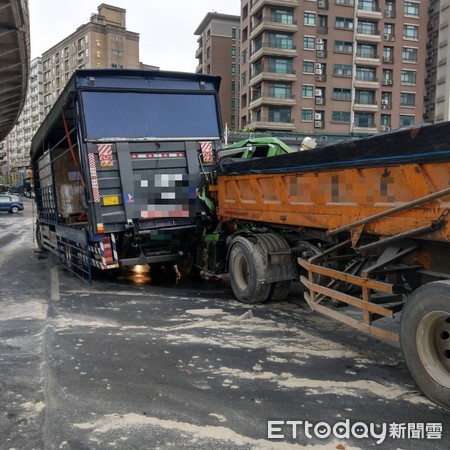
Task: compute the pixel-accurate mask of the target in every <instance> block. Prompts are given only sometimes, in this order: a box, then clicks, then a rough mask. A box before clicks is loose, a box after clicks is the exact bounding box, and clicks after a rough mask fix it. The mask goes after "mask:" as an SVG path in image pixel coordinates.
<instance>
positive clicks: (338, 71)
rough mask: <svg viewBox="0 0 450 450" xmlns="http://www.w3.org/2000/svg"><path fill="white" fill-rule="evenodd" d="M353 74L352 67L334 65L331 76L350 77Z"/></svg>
mask: <svg viewBox="0 0 450 450" xmlns="http://www.w3.org/2000/svg"><path fill="white" fill-rule="evenodd" d="M352 73H353V66H351V65H346V64H335V65H334V68H333V75H334V76H337V77H351V76H352Z"/></svg>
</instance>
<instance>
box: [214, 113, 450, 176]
mask: <svg viewBox="0 0 450 450" xmlns="http://www.w3.org/2000/svg"><path fill="white" fill-rule="evenodd" d="M439 161H450V122H443V123H438V124H434V125H417V126H413V127H408V128H401V129H398V130H395V131H391V132H388V133H383V134H377V135H375V136H371V137H367V138H359V139H350V140H345V141H341V142H337V143H333V144H329V145H325V146H323V147H320V148H316V149H313V150H308V151H299V152H295V153H290V154H286V155H279V156H273V157H270V158H253V159H247V160H239V159H236V158H234V159H233V158H224V159H223V160H221V161H220V162H219V163H218V165H217V173H218V174H224V175H242V174H248V173H292V172H300V173H302V172H322V171H327V170H343V169H347V168H364V167H376V166H382V167H384V166H392V165H397V164H406V163H408V164H413V163H425V162H439Z"/></svg>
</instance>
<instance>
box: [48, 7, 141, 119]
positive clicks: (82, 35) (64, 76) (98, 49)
mask: <svg viewBox="0 0 450 450" xmlns="http://www.w3.org/2000/svg"><path fill="white" fill-rule="evenodd" d="M42 61H43V72H44V111H45V114H47V113H48V111H49V110H50V108H51V107H52V105H53V104H54V102H55V100H56V98H57V97H58V95H59V93H60V91H61V90H62V89H63V88H64V86H65V85H66V83H67V81H68V79H69V78H70V76H71V75H72V73H73V72H74V71H75V70H76V69H95V68H102V69H105V68H117V69H120V68H127V69H138V68H140V64H139V34H138V33H134V32H132V31H128V30H127V29H126V10H125V9H123V8H119V7H117V6H111V5H107V4H104V3H102V4H101V5H100V6H99V7H98V13H97V14H92V16H91V19H90V21H89V22H88V23H86V24H84V25H81V26H80V27H79V28H77V30H76V31H75V32H74V33H72V34H71V35H69V36H68V37H66V38H65V39H63V40H62V41H61V42H59V43H58V44H56V45H54V46H53V47H52V48H50V49H49V50H47V51H46V52H45V53H44V54H43V55H42Z"/></svg>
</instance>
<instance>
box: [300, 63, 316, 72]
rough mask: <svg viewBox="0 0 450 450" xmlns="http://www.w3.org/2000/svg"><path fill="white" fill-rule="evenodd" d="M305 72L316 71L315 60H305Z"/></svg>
mask: <svg viewBox="0 0 450 450" xmlns="http://www.w3.org/2000/svg"><path fill="white" fill-rule="evenodd" d="M303 73H314V61H303Z"/></svg>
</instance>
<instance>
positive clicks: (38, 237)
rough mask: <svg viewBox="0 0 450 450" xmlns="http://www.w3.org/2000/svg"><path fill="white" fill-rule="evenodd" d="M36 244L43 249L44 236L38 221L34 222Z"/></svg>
mask: <svg viewBox="0 0 450 450" xmlns="http://www.w3.org/2000/svg"><path fill="white" fill-rule="evenodd" d="M36 244H37V246H38V248H39V250H41V251H44V250H45V248H44V238H43V236H42V228H41V224H40V223H39V222H37V223H36Z"/></svg>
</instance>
